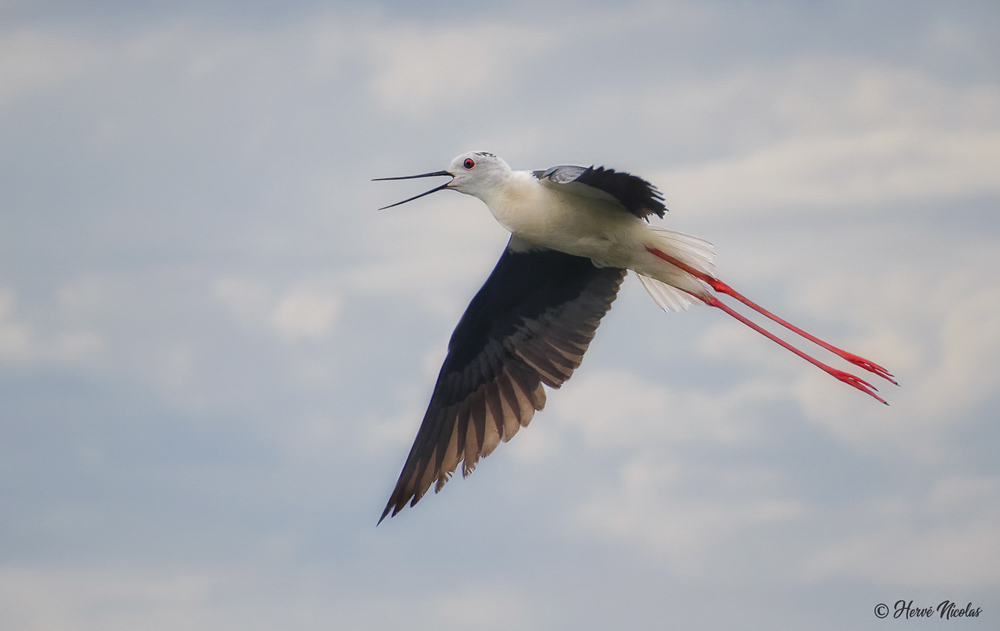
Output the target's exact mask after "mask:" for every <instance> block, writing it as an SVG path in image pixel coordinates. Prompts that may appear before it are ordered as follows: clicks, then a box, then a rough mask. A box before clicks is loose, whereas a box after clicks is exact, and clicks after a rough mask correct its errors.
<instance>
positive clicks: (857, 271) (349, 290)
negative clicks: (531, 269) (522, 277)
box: [0, 0, 1000, 631]
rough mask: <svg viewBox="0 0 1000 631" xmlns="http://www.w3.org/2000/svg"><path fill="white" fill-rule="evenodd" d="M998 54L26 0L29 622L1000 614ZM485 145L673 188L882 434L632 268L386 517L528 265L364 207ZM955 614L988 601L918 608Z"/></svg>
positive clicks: (895, 8)
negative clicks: (464, 332) (481, 335)
mask: <svg viewBox="0 0 1000 631" xmlns="http://www.w3.org/2000/svg"><path fill="white" fill-rule="evenodd" d="M998 30H1000V5H997V4H995V3H991V2H949V3H938V2H926V3H923V2H872V3H868V2H827V3H815V2H805V1H802V2H780V1H774V2H762V3H745V2H618V3H598V2H581V3H569V2H537V1H535V2H495V3H461V2H426V3H419V4H418V3H406V2H365V3H347V2H344V3H311V2H294V1H293V2H285V3H280V4H279V3H273V4H272V3H264V2H259V3H234V2H197V3H196V2H189V3H188V2H181V3H166V2H162V3H161V2H152V3H119V2H92V3H62V2H46V1H41V2H21V1H17V0H7V1H0V174H2V175H0V506H2V507H3V508H2V514H3V518H2V519H0V627H2V628H5V629H22V630H50V629H51V630H95V631H96V630H101V631H115V630H132V629H137V628H141V629H148V630H154V631H155V630H160V629H162V630H168V629H169V630H173V629H191V630H201V629H205V630H208V629H212V630H218V629H234V630H235V629H240V630H258V629H259V630H265V629H282V630H312V629H359V630H364V629H386V628H405V629H414V630H420V629H434V630H436V631H441V630H450V629H455V630H458V629H468V628H476V629H483V630H490V629H524V630H533V629H536V630H541V629H573V630H590V629H594V630H597V629H607V628H627V629H663V628H683V629H706V630H714V629H734V628H739V629H751V630H753V629H760V630H764V629H768V630H773V629H804V628H808V629H819V630H841V629H848V628H850V629H887V628H890V627H891V628H903V626H906V625H910V624H912V625H914V626H916V625H920V626H921V628H934V629H958V628H961V629H995V628H997V626H998V625H1000V596H998V595H1000V459H998V456H997V454H998V453H1000V449H998V448H1000V425H998V410H1000V279H998V276H997V274H996V272H995V271H990V270H997V269H1000V213H998V211H1000V40H998V39H997V37H996V32H997V31H998ZM469 150H487V151H492V152H494V153H496V154H498V155H500V156H501V157H503V158H504V159H505V160H506V161H507V162H508V163H510V164H511V166H512V167H513V168H515V169H538V168H545V167H548V166H552V165H556V164H581V165H585V166H586V165H591V164H596V165H605V166H608V167H613V168H616V169H620V170H625V171H629V172H631V173H635V174H637V175H640V176H642V177H644V178H646V179H648V180H650V181H651V182H653V183H654V184H656V185H657V186H658V187H659V188H660V189H661V190H662V191H663V193H664V196H665V198H666V203H667V207H668V208H669V209H670V212H669V213H668V214H667V217H666V218H665V219H664V220H663V221H662V222H660V221H657V222H656V223H657V225H661V226H664V227H668V228H670V229H673V230H679V231H682V232H687V233H690V234H695V235H697V236H699V237H702V238H704V239H707V240H709V241H711V242H713V243H714V244H715V247H716V251H717V271H718V275H719V276H720V277H721V278H722V279H724V280H726V281H727V282H729V283H730V284H732V285H733V286H734V287H736V288H737V289H739V290H740V291H742V292H743V293H745V294H747V295H748V296H750V297H751V298H753V299H755V300H757V301H758V302H760V303H761V304H763V305H765V306H766V307H768V308H770V309H772V310H774V311H775V312H777V313H778V314H780V315H783V316H785V317H787V318H788V319H789V320H791V321H793V322H795V323H796V324H798V325H800V326H802V327H803V328H805V329H807V330H809V331H811V332H813V333H815V334H817V335H819V336H820V337H823V338H825V339H828V340H829V341H831V342H833V343H834V344H837V345H838V346H842V347H844V348H846V349H848V350H850V351H853V352H856V353H858V354H861V355H863V356H865V357H869V358H871V359H873V360H874V361H876V362H878V363H880V364H882V365H884V366H886V367H887V368H888V369H889V370H890V371H891V372H893V373H894V374H895V375H896V377H897V379H898V381H899V382H900V387H898V388H897V387H895V386H892V385H891V384H886V387H881V384H879V385H880V387H881V389H880V392H881V394H882V395H883V396H884V397H885V398H886V399H887V400H888V402H889V403H890V405H889V406H888V407H886V406H883V405H881V404H879V403H878V402H876V401H874V400H873V399H871V398H869V397H866V396H865V395H863V394H861V393H859V392H857V391H855V390H853V389H852V388H849V387H847V386H845V385H843V384H841V383H839V382H837V381H835V380H834V379H832V378H830V377H829V376H827V375H825V374H824V373H822V372H820V371H818V370H816V369H815V368H813V367H812V366H809V365H808V364H806V363H805V362H803V361H802V360H800V359H798V358H796V357H794V356H792V355H791V354H789V353H787V352H785V351H783V350H782V349H780V348H778V347H777V346H776V345H774V344H772V343H770V342H768V341H767V340H765V339H763V338H762V337H761V336H759V335H757V334H755V333H753V332H752V331H750V330H748V329H746V328H745V327H742V326H741V325H740V324H738V323H736V322H735V321H731V320H730V319H728V318H727V317H726V316H725V315H724V314H722V313H720V312H718V311H716V310H711V309H706V308H704V307H701V308H692V309H690V310H689V311H686V312H682V313H664V312H662V311H661V310H660V309H659V308H658V307H657V306H656V305H655V304H654V303H653V302H652V301H651V300H650V299H649V297H648V296H647V295H646V294H645V292H644V291H643V289H642V287H641V285H640V284H639V283H638V282H637V280H636V279H635V278H634V277H631V278H629V279H628V280H627V281H626V283H625V285H624V287H623V289H622V291H621V293H620V295H619V297H618V299H617V301H616V302H615V304H614V307H613V309H612V310H611V312H610V313H609V314H608V316H607V317H606V318H605V320H604V322H603V324H602V325H601V327H600V329H599V330H598V333H597V336H596V338H595V340H594V342H593V344H592V345H591V348H590V350H589V352H588V354H587V356H586V358H585V360H584V362H583V365H582V366H581V368H580V369H579V370H578V371H577V372H576V374H575V375H574V377H573V378H572V379H571V380H570V381H569V382H568V383H567V384H566V385H565V386H564V387H563V388H562V389H560V390H559V391H550V392H549V399H548V404H547V406H546V408H545V409H544V410H543V411H541V412H539V413H538V414H537V415H536V416H535V419H534V421H533V422H532V424H531V426H530V427H528V428H527V429H525V430H523V431H521V432H519V433H518V434H517V436H516V437H515V438H514V439H513V440H511V441H510V443H508V444H503V445H501V446H500V447H499V448H498V449H497V450H496V451H495V452H494V453H493V454H492V455H491V456H490V457H489V458H487V459H485V460H484V461H482V462H481V463H480V464H479V466H478V468H477V469H476V471H475V473H474V474H473V475H471V476H470V477H468V478H467V479H462V478H461V476H458V477H457V478H456V479H453V480H452V481H451V482H450V483H449V484H448V485H446V486H445V487H444V489H443V490H442V491H441V492H440V493H439V494H437V495H433V494H431V495H428V496H426V497H425V498H424V499H423V500H422V501H421V502H420V503H419V504H418V505H417V506H415V507H413V508H407V509H405V510H404V511H403V512H402V513H400V514H399V515H397V516H396V517H394V518H392V519H387V520H386V521H384V522H383V523H382V524H381V525H379V526H378V527H376V522H377V520H378V517H379V516H380V514H381V512H382V509H383V507H384V506H385V502H386V500H387V499H388V496H389V493H390V491H391V490H392V487H393V485H394V483H395V481H396V477H397V475H398V474H399V470H400V468H401V467H402V464H403V461H404V460H405V457H406V454H407V452H408V450H409V447H410V444H411V441H412V439H413V436H414V435H415V433H416V430H417V427H418V425H419V422H420V419H421V417H422V415H423V411H424V409H425V406H426V404H427V400H428V398H429V396H430V391H431V388H432V387H433V383H434V379H435V376H436V374H437V370H438V368H439V366H440V362H441V361H442V359H443V357H444V354H445V347H446V343H447V340H448V337H449V335H450V333H451V330H452V328H453V327H454V325H455V324H456V323H457V321H458V318H459V317H460V316H461V314H462V312H463V309H464V307H465V305H466V304H468V301H469V299H470V298H471V297H472V295H474V293H475V292H476V290H477V289H478V288H479V286H480V285H481V283H482V282H483V280H484V279H485V278H486V276H487V274H488V273H489V271H490V270H491V269H492V266H493V265H494V264H495V262H496V259H497V258H498V257H499V255H500V253H501V251H502V250H503V247H504V245H505V243H506V239H507V237H508V235H507V234H506V233H505V231H504V229H503V228H502V227H500V226H499V225H498V224H497V223H496V222H495V220H494V219H493V218H492V216H491V215H490V214H489V212H488V211H487V210H486V208H485V207H484V206H483V205H482V203H481V202H479V201H478V200H476V199H473V198H471V197H467V196H463V195H460V194H457V193H452V192H442V193H437V194H435V195H433V196H430V197H427V198H423V199H420V200H418V201H415V202H412V203H410V204H407V205H405V206H400V207H398V208H393V209H390V210H385V211H377V210H376V209H377V208H378V207H381V206H385V205H387V204H390V203H393V202H396V201H399V200H400V199H404V198H405V197H408V196H410V195H413V194H416V193H418V192H421V191H423V190H424V188H423V183H420V182H371V181H370V180H371V179H372V178H375V177H385V176H394V175H407V174H412V173H423V172H427V171H436V170H440V169H443V168H445V167H446V166H447V165H448V163H449V162H450V161H451V159H452V158H453V157H454V156H456V155H458V154H460V153H463V152H465V151H469ZM824 358H825V359H829V358H828V357H826V356H824ZM836 365H838V366H840V367H844V366H842V365H841V364H836ZM945 600H950V601H953V602H956V603H958V604H959V606H960V607H964V606H965V605H966V603H972V605H973V608H977V607H978V608H980V609H981V613H980V615H979V617H977V618H968V619H965V618H963V619H951V620H941V619H940V618H938V617H937V614H935V618H934V619H932V620H923V619H918V620H914V619H911V620H905V619H896V618H894V617H893V616H894V613H893V611H894V608H895V606H896V605H895V603H897V602H898V601H905V602H907V603H911V604H912V607H913V608H914V609H916V608H918V607H936V606H937V605H938V604H939V603H941V602H942V601H945ZM879 604H885V605H886V606H887V607H888V608H889V617H888V619H880V618H878V617H877V616H876V607H877V606H878V605H879Z"/></svg>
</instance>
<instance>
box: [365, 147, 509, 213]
mask: <svg viewBox="0 0 1000 631" xmlns="http://www.w3.org/2000/svg"><path fill="white" fill-rule="evenodd" d="M510 173H511V171H510V167H509V166H507V163H506V162H504V161H503V160H502V159H501V158H498V157H497V156H495V155H493V154H492V153H488V152H486V151H470V152H469V153H463V154H462V155H460V156H458V157H457V158H455V159H454V160H452V161H451V164H450V165H449V166H448V168H447V169H445V170H444V171H433V172H431V173H421V174H420V175H403V176H399V177H379V178H375V180H373V181H383V180H412V179H416V178H423V177H437V176H450V177H451V180H450V181H448V182H445V183H444V184H442V185H441V186H438V187H435V188H432V189H431V190H429V191H427V192H425V193H421V194H419V195H414V196H413V197H410V198H408V199H404V200H403V201H401V202H396V203H395V204H390V205H388V206H383V207H382V208H380V209H379V210H384V209H386V208H392V207H393V206H399V205H400V204H405V203H406V202H410V201H413V200H415V199H418V198H420V197H423V196H425V195H430V194H431V193H436V192H437V191H442V190H445V189H452V190H456V191H458V192H460V193H465V194H466V195H472V196H474V197H478V198H479V199H482V200H484V201H485V200H486V199H487V198H488V197H489V196H490V194H491V193H492V192H494V191H497V190H498V189H499V188H500V186H501V185H502V184H503V182H504V180H506V179H507V178H508V177H509V176H510Z"/></svg>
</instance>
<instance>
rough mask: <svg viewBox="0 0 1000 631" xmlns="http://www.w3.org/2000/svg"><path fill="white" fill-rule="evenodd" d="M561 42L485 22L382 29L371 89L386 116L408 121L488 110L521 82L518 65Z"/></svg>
mask: <svg viewBox="0 0 1000 631" xmlns="http://www.w3.org/2000/svg"><path fill="white" fill-rule="evenodd" d="M558 40H559V36H558V35H557V34H555V33H552V32H548V31H544V30H542V29H539V28H537V27H528V26H513V25H509V24H503V23H501V24H495V23H490V22H485V21H484V22H482V23H478V24H473V25H470V24H462V25H460V26H436V27H432V28H428V27H427V25H423V24H422V25H416V24H392V25H383V26H382V27H381V28H379V29H377V30H373V32H372V33H371V34H370V42H369V44H368V45H369V46H370V50H371V52H372V53H373V54H374V56H375V74H374V75H373V77H372V80H371V89H372V91H373V92H374V94H375V96H376V97H377V99H378V102H379V104H380V105H381V106H382V107H383V108H384V109H385V110H386V111H387V112H390V113H393V114H400V115H404V116H413V117H423V116H425V115H427V114H429V113H430V112H433V111H436V110H447V109H448V108H449V107H453V108H454V107H477V106H486V104H488V102H489V99H490V98H491V96H492V95H493V94H494V93H496V92H498V91H500V90H501V89H504V88H505V87H509V86H510V83H511V82H513V81H516V79H517V72H516V66H517V64H518V62H519V61H521V60H522V59H525V58H528V57H531V56H535V55H539V54H541V53H542V52H543V51H544V50H546V49H548V48H551V47H553V46H555V45H557V44H558ZM472 97H474V98H472ZM445 116H447V114H445Z"/></svg>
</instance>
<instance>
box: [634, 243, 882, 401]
mask: <svg viewBox="0 0 1000 631" xmlns="http://www.w3.org/2000/svg"><path fill="white" fill-rule="evenodd" d="M646 250H648V251H649V253H650V254H653V255H654V256H657V257H659V258H661V259H663V260H664V261H666V262H667V263H670V264H671V265H674V266H676V267H679V268H680V269H682V270H684V271H685V272H687V273H688V274H691V275H692V276H694V277H695V278H697V279H698V280H701V281H702V282H704V283H706V284H707V285H708V286H709V287H711V288H712V289H714V290H715V291H717V292H719V293H720V294H726V295H727V296H732V297H733V298H735V299H736V300H739V301H740V302H742V303H743V304H745V305H746V306H748V307H750V308H751V309H753V310H754V311H756V312H758V313H760V314H762V315H764V316H766V317H768V318H770V319H771V320H774V321H775V322H777V323H778V324H780V325H781V326H783V327H785V328H787V329H789V330H790V331H794V332H795V333H798V334H799V335H801V336H802V337H804V338H806V339H807V340H809V341H810V342H812V343H814V344H817V345H819V346H822V347H823V348H825V349H826V350H828V351H830V352H831V353H833V354H835V355H838V356H839V357H842V358H843V359H845V360H847V361H849V362H850V363H852V364H854V365H855V366H858V367H860V368H864V369H865V370H867V371H869V372H872V373H875V374H876V375H878V376H879V377H882V378H883V379H885V380H887V381H889V382H891V383H893V384H895V385H897V386H898V385H899V384H898V383H896V381H895V380H894V379H893V378H892V375H891V374H890V373H889V371H888V370H886V369H885V368H882V367H881V366H879V365H878V364H876V363H875V362H872V361H869V360H867V359H865V358H864V357H859V356H858V355H855V354H854V353H849V352H847V351H845V350H842V349H839V348H837V347H836V346H834V345H832V344H829V343H827V342H824V341H823V340H821V339H819V338H818V337H816V336H814V335H811V334H809V333H806V332H805V331H803V330H802V329H800V328H799V327H797V326H795V325H794V324H791V323H790V322H788V321H786V320H784V319H782V318H779V317H778V316H776V315H774V314H773V313H771V312H770V311H768V310H767V309H765V308H763V307H761V306H760V305H758V304H757V303H755V302H753V301H752V300H750V299H749V298H747V297H745V296H744V295H743V294H741V293H739V292H738V291H736V290H735V289H733V288H732V287H730V286H729V285H727V284H726V283H724V282H722V281H721V280H719V279H718V278H716V277H714V276H712V275H711V274H706V273H705V272H701V271H699V270H696V269H694V268H693V267H691V266H690V265H687V264H686V263H683V262H681V261H679V260H677V259H676V258H674V257H672V256H670V255H669V254H665V253H663V252H661V251H659V250H657V249H656V248H646ZM699 298H700V297H699ZM720 304H721V303H720ZM712 306H716V305H712ZM731 315H732V314H731ZM768 337H770V336H768ZM772 339H776V338H772ZM824 365H825V364H824ZM838 378H839V377H838ZM842 381H843V380H842ZM876 398H878V397H876ZM879 400H880V401H881V399H879ZM883 403H884V401H883Z"/></svg>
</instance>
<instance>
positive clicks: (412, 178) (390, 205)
mask: <svg viewBox="0 0 1000 631" xmlns="http://www.w3.org/2000/svg"><path fill="white" fill-rule="evenodd" d="M439 175H447V176H448V177H450V178H452V180H453V179H455V176H454V175H452V174H451V173H448V172H447V171H434V172H433V173H421V174H420V175H402V176H400V177H377V178H374V179H372V182H384V181H386V180H415V179H417V178H418V177H437V176H439ZM449 184H451V180H448V181H447V182H445V183H444V184H442V185H441V186H438V187H436V188H432V189H431V190H429V191H427V192H426V193H421V194H419V195H414V196H413V197H411V198H409V199H404V200H403V201H401V202H396V203H395V204H389V205H388V206H383V207H381V208H379V210H385V209H386V208H392V207H393V206H399V205H400V204H405V203H406V202H412V201H413V200H415V199H419V198H421V197H423V196H424V195H430V194H431V193H436V192H438V191H442V190H444V189H446V188H448V185H449Z"/></svg>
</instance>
